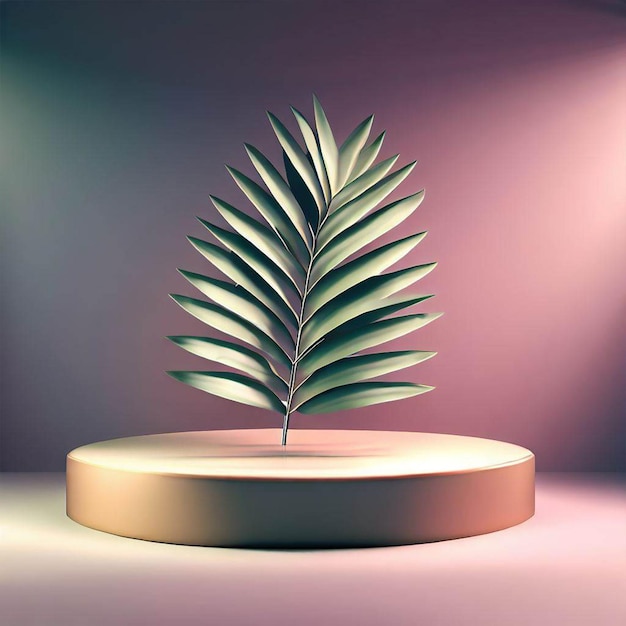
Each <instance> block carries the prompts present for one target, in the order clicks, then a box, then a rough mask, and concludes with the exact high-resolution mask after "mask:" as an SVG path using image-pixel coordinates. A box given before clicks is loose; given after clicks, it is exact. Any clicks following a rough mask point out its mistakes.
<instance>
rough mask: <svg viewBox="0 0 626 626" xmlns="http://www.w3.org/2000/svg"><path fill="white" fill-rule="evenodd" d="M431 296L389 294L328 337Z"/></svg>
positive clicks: (361, 326)
mask: <svg viewBox="0 0 626 626" xmlns="http://www.w3.org/2000/svg"><path fill="white" fill-rule="evenodd" d="M432 297H434V296H433V295H430V294H429V295H414V294H404V293H400V294H395V295H393V296H389V297H388V298H385V299H384V300H381V301H380V302H378V303H377V304H376V306H375V307H374V308H372V309H371V310H370V311H367V312H366V313H361V315H357V317H354V318H352V319H351V320H348V321H347V322H345V323H344V324H342V325H341V326H339V327H338V328H336V329H335V330H333V331H331V332H330V333H328V339H334V338H335V337H336V336H339V335H341V334H343V333H347V332H352V331H353V330H355V329H364V328H365V327H366V326H369V324H371V323H373V322H377V321H378V320H382V319H383V318H385V317H389V316H390V315H394V314H395V313H398V312H399V311H403V310H404V309H408V308H410V307H412V306H414V305H416V304H419V303H421V302H424V300H428V299H430V298H432Z"/></svg>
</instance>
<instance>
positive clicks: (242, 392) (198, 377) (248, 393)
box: [167, 372, 285, 413]
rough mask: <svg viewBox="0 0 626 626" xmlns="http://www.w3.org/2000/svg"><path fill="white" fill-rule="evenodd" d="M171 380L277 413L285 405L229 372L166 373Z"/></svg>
mask: <svg viewBox="0 0 626 626" xmlns="http://www.w3.org/2000/svg"><path fill="white" fill-rule="evenodd" d="M167 373H168V374H169V375H170V376H171V377H172V378H175V379H176V380H179V381H180V382H182V383H185V384H186V385H191V386H192V387H195V388H196V389H201V390H202V391H206V392H208V393H211V394H213V395H214V396H219V397H220V398H226V399H227V400H234V401H235V402H239V403H241V404H248V405H250V406H256V407H259V408H261V409H269V410H270V411H278V412H279V413H280V412H282V411H283V410H284V409H285V405H284V404H283V403H282V402H281V401H280V399H279V398H278V396H277V395H276V394H275V393H274V392H272V391H271V390H269V389H268V388H267V387H265V386H264V385H262V384H260V383H258V382H257V381H256V380H253V379H252V378H248V377H247V376H242V375H241V374H234V373H231V372H167Z"/></svg>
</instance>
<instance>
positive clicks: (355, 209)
mask: <svg viewBox="0 0 626 626" xmlns="http://www.w3.org/2000/svg"><path fill="white" fill-rule="evenodd" d="M415 164H416V161H413V163H409V164H408V165H405V166H404V167H402V168H400V169H399V170H398V171H396V172H394V173H393V174H389V175H388V176H385V178H383V179H382V180H381V181H380V182H379V183H376V184H375V185H374V186H373V187H370V188H369V189H368V190H367V191H364V192H363V193H362V194H361V195H360V196H357V197H356V198H354V200H351V201H350V202H348V203H347V204H344V205H343V206H342V207H341V208H340V209H337V210H336V211H335V212H334V213H333V214H332V215H330V216H329V218H328V219H327V220H326V223H325V224H324V226H323V228H322V230H321V232H320V235H319V239H318V242H317V249H318V250H321V249H323V248H324V246H326V245H328V243H329V242H331V241H332V240H333V239H334V238H335V237H336V236H337V235H339V234H340V233H342V232H343V231H344V230H346V228H349V227H350V226H352V224H355V223H356V222H358V221H359V220H360V219H361V218H362V217H363V216H364V215H367V214H368V213H369V212H370V211H371V210H372V209H373V208H374V207H375V206H376V205H377V204H378V203H379V202H382V201H383V200H384V199H385V198H386V197H387V196H388V195H389V194H390V193H391V192H392V191H393V190H394V189H395V188H396V187H397V186H398V185H399V184H400V183H401V182H402V181H403V180H404V179H405V178H406V177H407V176H408V175H409V174H410V173H411V171H412V170H413V168H414V167H415Z"/></svg>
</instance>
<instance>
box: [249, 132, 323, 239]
mask: <svg viewBox="0 0 626 626" xmlns="http://www.w3.org/2000/svg"><path fill="white" fill-rule="evenodd" d="M244 146H245V148H246V152H247V153H248V156H249V157H250V161H252V165H254V168H255V169H256V171H257V172H258V173H259V176H260V177H261V179H262V180H263V182H264V183H265V184H266V185H267V188H268V189H269V191H270V193H271V194H272V196H273V197H274V198H275V199H276V202H277V203H278V204H279V205H280V206H281V208H282V210H283V211H284V212H285V214H286V217H287V219H288V220H289V221H290V222H291V224H293V227H295V229H296V230H297V232H298V234H299V235H300V237H301V238H302V240H303V241H304V242H305V243H306V246H307V251H308V250H310V248H311V245H312V243H313V238H312V236H311V231H310V230H309V227H308V225H307V221H306V219H305V217H304V215H303V214H302V209H301V208H300V205H299V204H298V200H297V199H296V197H295V196H294V194H293V192H292V190H291V189H290V187H289V185H288V184H287V183H286V182H285V180H284V179H283V177H282V176H281V175H280V174H279V173H278V170H277V169H276V168H275V167H274V166H273V165H272V164H271V163H270V161H269V160H268V159H267V158H266V157H265V156H264V155H263V154H262V153H261V152H260V151H259V150H257V149H256V148H255V147H254V146H251V145H250V144H244Z"/></svg>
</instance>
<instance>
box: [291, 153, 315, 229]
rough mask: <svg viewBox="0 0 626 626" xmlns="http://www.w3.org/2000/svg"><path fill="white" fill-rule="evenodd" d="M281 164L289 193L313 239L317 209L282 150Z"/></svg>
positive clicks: (300, 178) (307, 189) (303, 183)
mask: <svg viewBox="0 0 626 626" xmlns="http://www.w3.org/2000/svg"><path fill="white" fill-rule="evenodd" d="M283 163H284V165H285V174H286V176H287V181H288V182H289V186H290V187H291V191H293V195H294V196H295V198H296V200H297V201H298V204H299V205H300V208H301V209H302V214H303V215H304V217H305V219H306V221H307V225H308V227H309V232H310V233H311V237H313V233H315V232H316V231H317V225H318V224H319V221H320V211H319V209H318V208H317V204H315V198H313V196H312V195H311V192H310V191H309V188H308V187H307V186H306V184H305V182H304V181H303V180H302V177H301V176H300V174H298V170H296V168H295V167H294V166H293V164H292V163H291V161H290V160H289V157H288V156H287V154H286V153H285V151H284V150H283Z"/></svg>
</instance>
